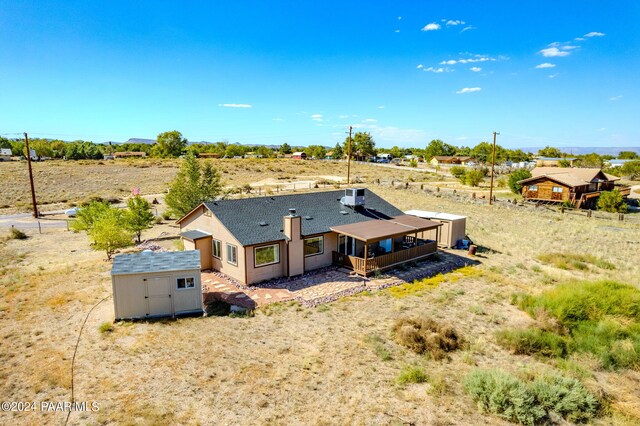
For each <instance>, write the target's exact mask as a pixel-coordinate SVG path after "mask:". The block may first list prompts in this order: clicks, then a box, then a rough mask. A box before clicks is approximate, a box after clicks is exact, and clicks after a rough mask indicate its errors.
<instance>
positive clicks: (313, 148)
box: [304, 145, 327, 159]
mask: <svg viewBox="0 0 640 426" xmlns="http://www.w3.org/2000/svg"><path fill="white" fill-rule="evenodd" d="M304 151H305V152H306V153H307V158H312V157H314V158H320V159H322V158H324V157H325V155H327V150H326V149H325V148H324V147H323V146H321V145H309V146H308V147H307V149H305V150H304Z"/></svg>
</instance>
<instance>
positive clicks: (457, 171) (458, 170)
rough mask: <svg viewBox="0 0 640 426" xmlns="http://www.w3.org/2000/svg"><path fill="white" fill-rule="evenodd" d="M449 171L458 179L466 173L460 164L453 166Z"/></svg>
mask: <svg viewBox="0 0 640 426" xmlns="http://www.w3.org/2000/svg"><path fill="white" fill-rule="evenodd" d="M449 173H451V175H452V176H453V177H455V178H456V179H460V178H461V177H462V176H464V174H465V173H466V170H465V168H464V167H462V166H453V167H451V169H449Z"/></svg>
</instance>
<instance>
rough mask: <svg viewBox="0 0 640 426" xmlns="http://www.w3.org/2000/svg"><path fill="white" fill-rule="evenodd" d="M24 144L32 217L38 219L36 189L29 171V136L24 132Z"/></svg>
mask: <svg viewBox="0 0 640 426" xmlns="http://www.w3.org/2000/svg"><path fill="white" fill-rule="evenodd" d="M24 144H25V148H26V149H27V165H28V166H29V183H30V184H31V201H32V202H33V217H35V218H37V217H38V203H36V188H35V186H33V171H32V170H31V150H30V149H29V135H28V134H27V132H24Z"/></svg>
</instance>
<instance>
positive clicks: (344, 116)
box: [339, 114, 349, 118]
mask: <svg viewBox="0 0 640 426" xmlns="http://www.w3.org/2000/svg"><path fill="white" fill-rule="evenodd" d="M339 117H340V118H349V115H348V114H346V115H340V116H339Z"/></svg>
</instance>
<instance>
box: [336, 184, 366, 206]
mask: <svg viewBox="0 0 640 426" xmlns="http://www.w3.org/2000/svg"><path fill="white" fill-rule="evenodd" d="M341 201H342V204H344V205H345V206H349V207H357V206H364V188H347V189H345V190H344V197H342V200H341Z"/></svg>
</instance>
